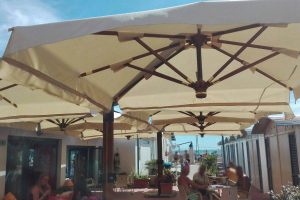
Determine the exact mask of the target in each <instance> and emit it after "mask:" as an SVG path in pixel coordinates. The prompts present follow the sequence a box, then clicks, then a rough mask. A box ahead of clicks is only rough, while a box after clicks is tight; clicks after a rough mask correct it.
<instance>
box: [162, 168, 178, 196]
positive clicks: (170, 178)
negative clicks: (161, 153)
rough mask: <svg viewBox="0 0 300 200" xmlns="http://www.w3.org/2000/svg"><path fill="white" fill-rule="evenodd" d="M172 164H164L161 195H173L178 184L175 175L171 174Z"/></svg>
mask: <svg viewBox="0 0 300 200" xmlns="http://www.w3.org/2000/svg"><path fill="white" fill-rule="evenodd" d="M171 166H172V165H170V164H167V163H165V164H164V167H165V169H164V174H163V177H162V179H161V181H160V191H161V194H171V193H172V191H173V184H174V183H175V182H176V179H175V175H174V174H173V173H172V172H171V170H170V169H171Z"/></svg>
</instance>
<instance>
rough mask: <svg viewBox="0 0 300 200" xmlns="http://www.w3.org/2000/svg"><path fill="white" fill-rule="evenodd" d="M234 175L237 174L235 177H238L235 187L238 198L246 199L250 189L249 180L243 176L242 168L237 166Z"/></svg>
mask: <svg viewBox="0 0 300 200" xmlns="http://www.w3.org/2000/svg"><path fill="white" fill-rule="evenodd" d="M236 173H237V177H238V180H237V182H236V186H237V188H238V193H239V196H240V197H247V196H248V192H249V189H250V185H251V184H250V180H249V178H248V177H247V176H245V175H244V173H243V168H242V167H240V166H238V167H237V168H236Z"/></svg>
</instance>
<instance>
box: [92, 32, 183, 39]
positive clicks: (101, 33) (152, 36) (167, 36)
mask: <svg viewBox="0 0 300 200" xmlns="http://www.w3.org/2000/svg"><path fill="white" fill-rule="evenodd" d="M141 34H143V37H151V38H166V39H186V36H185V35H170V34H156V33H141ZM94 35H115V36H118V35H119V33H118V32H117V31H101V32H97V33H94Z"/></svg>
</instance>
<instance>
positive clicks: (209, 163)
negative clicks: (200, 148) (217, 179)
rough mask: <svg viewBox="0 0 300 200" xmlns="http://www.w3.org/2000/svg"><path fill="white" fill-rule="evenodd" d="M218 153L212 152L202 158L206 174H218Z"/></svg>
mask: <svg viewBox="0 0 300 200" xmlns="http://www.w3.org/2000/svg"><path fill="white" fill-rule="evenodd" d="M217 160H218V155H217V154H216V153H212V154H209V155H207V156H206V157H205V158H203V160H202V164H203V165H205V166H206V170H207V173H208V174H211V175H216V174H218V172H219V170H218V165H217Z"/></svg>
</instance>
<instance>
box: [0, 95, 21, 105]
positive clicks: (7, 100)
mask: <svg viewBox="0 0 300 200" xmlns="http://www.w3.org/2000/svg"><path fill="white" fill-rule="evenodd" d="M2 99H3V100H4V101H6V102H7V103H9V104H10V105H12V106H13V107H15V108H17V107H18V105H17V104H15V103H14V102H12V101H11V100H9V99H8V98H6V97H4V96H2Z"/></svg>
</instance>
